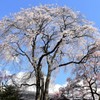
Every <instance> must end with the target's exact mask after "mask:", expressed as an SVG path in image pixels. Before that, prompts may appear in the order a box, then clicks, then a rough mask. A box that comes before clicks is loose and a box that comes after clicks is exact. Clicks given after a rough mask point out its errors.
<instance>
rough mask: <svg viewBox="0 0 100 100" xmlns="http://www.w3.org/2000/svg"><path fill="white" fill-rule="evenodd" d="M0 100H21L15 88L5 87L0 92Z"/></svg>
mask: <svg viewBox="0 0 100 100" xmlns="http://www.w3.org/2000/svg"><path fill="white" fill-rule="evenodd" d="M0 100H22V99H21V95H20V94H19V90H18V89H17V88H16V87H15V86H11V85H7V86H5V87H4V90H3V91H1V92H0Z"/></svg>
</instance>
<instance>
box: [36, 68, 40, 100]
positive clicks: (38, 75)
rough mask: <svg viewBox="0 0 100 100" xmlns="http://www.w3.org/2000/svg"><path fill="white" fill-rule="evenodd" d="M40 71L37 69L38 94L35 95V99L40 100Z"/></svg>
mask: <svg viewBox="0 0 100 100" xmlns="http://www.w3.org/2000/svg"><path fill="white" fill-rule="evenodd" d="M40 88H41V87H40V72H39V70H38V71H37V75H36V96H35V100H40V96H41V93H40Z"/></svg>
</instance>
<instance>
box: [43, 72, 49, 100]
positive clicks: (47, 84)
mask: <svg viewBox="0 0 100 100" xmlns="http://www.w3.org/2000/svg"><path fill="white" fill-rule="evenodd" d="M50 77H51V72H50V71H49V72H48V75H47V78H46V82H45V91H44V95H43V100H48V99H49V95H48V92H49V83H50Z"/></svg>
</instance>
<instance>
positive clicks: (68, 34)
mask: <svg viewBox="0 0 100 100" xmlns="http://www.w3.org/2000/svg"><path fill="white" fill-rule="evenodd" d="M97 33H98V30H97V29H96V28H95V27H93V25H92V23H91V22H89V21H88V20H86V19H85V18H84V17H83V16H82V15H81V14H80V13H79V12H75V11H73V10H72V9H70V8H68V7H59V6H49V5H44V6H39V7H32V8H28V9H22V10H21V11H20V12H18V13H15V14H13V15H11V16H10V17H4V18H3V19H2V20H1V21H0V59H1V64H2V65H3V64H5V65H7V64H8V63H9V64H10V65H11V64H14V68H16V66H17V67H18V65H19V66H21V68H24V69H26V70H29V69H31V70H32V72H33V73H34V77H35V80H36V81H35V82H33V83H34V84H33V85H35V86H36V98H35V99H36V100H47V99H48V92H49V91H48V88H49V83H50V80H51V77H52V74H53V73H55V72H56V71H55V70H58V69H60V68H64V67H66V66H67V65H69V66H75V65H78V64H81V63H85V62H86V61H87V59H88V58H89V56H90V55H91V54H92V53H94V52H95V51H96V49H97V46H96V38H97V37H96V36H97V35H96V34H97ZM91 45H92V46H91ZM87 48H88V49H87Z"/></svg>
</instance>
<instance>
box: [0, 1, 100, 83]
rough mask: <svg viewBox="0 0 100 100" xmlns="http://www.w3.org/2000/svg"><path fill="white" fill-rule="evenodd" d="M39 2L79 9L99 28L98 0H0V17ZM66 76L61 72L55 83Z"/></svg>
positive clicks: (99, 10)
mask: <svg viewBox="0 0 100 100" xmlns="http://www.w3.org/2000/svg"><path fill="white" fill-rule="evenodd" d="M40 4H42V5H44V4H57V5H60V6H64V5H66V6H68V7H70V8H72V9H73V10H75V11H80V12H81V13H82V14H83V15H85V16H86V18H87V19H88V20H90V21H93V22H94V23H95V26H97V27H98V28H100V0H1V1H0V19H2V17H4V16H8V15H10V13H15V12H18V11H20V9H21V8H29V7H31V6H38V5H40ZM67 76H68V75H67V74H63V72H61V74H59V75H58V78H57V79H56V83H59V84H63V83H64V82H65V80H66V77H67ZM62 77H63V78H62Z"/></svg>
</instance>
